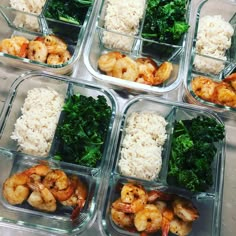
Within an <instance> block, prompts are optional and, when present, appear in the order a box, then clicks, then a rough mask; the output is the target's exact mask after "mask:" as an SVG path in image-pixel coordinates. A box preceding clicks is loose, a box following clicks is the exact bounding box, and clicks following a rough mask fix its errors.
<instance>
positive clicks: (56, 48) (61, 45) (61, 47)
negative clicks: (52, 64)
mask: <svg viewBox="0 0 236 236" xmlns="http://www.w3.org/2000/svg"><path fill="white" fill-rule="evenodd" d="M44 43H45V45H46V46H47V49H48V53H54V54H57V53H63V52H64V51H66V50H67V44H66V43H65V42H64V41H63V40H62V39H60V38H58V37H57V36H55V35H47V36H45V37H44Z"/></svg>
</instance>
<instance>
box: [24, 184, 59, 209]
mask: <svg viewBox="0 0 236 236" xmlns="http://www.w3.org/2000/svg"><path fill="white" fill-rule="evenodd" d="M29 187H30V188H31V189H32V190H33V192H32V193H31V194H30V196H29V198H28V199H27V202H28V203H29V204H30V205H31V206H32V207H34V208H36V209H38V210H43V211H47V212H54V211H55V210H56V208H57V203H56V199H55V197H54V196H53V194H52V193H51V192H50V191H49V189H48V188H46V187H45V186H44V185H43V184H41V183H34V184H32V183H29Z"/></svg>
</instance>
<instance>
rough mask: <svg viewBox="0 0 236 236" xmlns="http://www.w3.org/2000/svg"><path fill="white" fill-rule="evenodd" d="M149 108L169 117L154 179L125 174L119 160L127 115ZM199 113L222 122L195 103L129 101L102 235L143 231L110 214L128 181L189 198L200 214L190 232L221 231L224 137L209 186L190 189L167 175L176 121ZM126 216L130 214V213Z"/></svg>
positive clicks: (120, 127)
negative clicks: (123, 224) (126, 226)
mask: <svg viewBox="0 0 236 236" xmlns="http://www.w3.org/2000/svg"><path fill="white" fill-rule="evenodd" d="M147 111H149V112H155V113H157V114H159V115H161V116H163V117H164V118H165V119H166V120H167V121H168V125H167V126H166V132H167V139H166V141H165V144H164V148H163V151H162V167H161V172H160V174H159V176H158V177H156V178H155V179H153V180H146V179H141V178H137V177H132V176H124V175H123V174H121V173H120V170H119V166H118V161H119V159H120V157H121V146H122V142H123V138H124V136H125V135H126V132H125V127H126V125H127V119H128V117H129V116H130V114H132V113H133V112H147ZM197 116H205V117H209V118H213V119H215V120H216V122H217V123H218V124H220V125H223V122H222V121H221V119H220V118H219V117H218V116H217V115H216V114H215V113H214V112H211V111H209V110H206V109H204V108H200V107H198V106H194V105H188V104H180V103H176V102H168V101H165V100H162V99H159V98H154V97H151V96H145V95H140V96H137V97H135V98H133V99H131V100H129V101H128V102H127V103H126V105H125V107H124V108H123V110H122V116H121V120H120V122H119V125H118V130H119V134H118V139H117V144H116V145H115V146H116V149H115V150H116V151H115V152H114V155H113V159H114V165H113V166H112V167H111V173H112V177H111V178H110V179H109V180H107V185H108V187H107V189H106V191H107V192H106V194H105V196H106V198H104V200H103V205H104V206H103V207H102V214H101V219H100V221H101V227H102V229H103V235H139V233H140V232H139V233H138V232H137V231H135V228H134V227H133V228H132V227H131V229H127V230H125V229H124V228H121V227H119V226H117V225H116V224H115V223H114V222H113V220H112V217H111V207H112V203H113V202H114V201H115V200H117V199H118V198H119V197H120V190H121V187H122V186H123V185H124V184H125V183H135V184H137V186H140V185H141V186H143V187H144V188H145V190H147V191H149V190H161V191H164V192H167V193H172V194H177V195H179V196H182V197H184V198H187V199H189V200H190V201H191V202H192V203H193V204H194V206H195V207H196V208H197V210H198V212H199V215H200V216H199V218H198V219H197V220H196V221H194V222H193V224H192V231H191V232H190V233H189V234H188V235H212V236H213V235H214V236H215V235H220V225H221V224H220V223H221V205H222V194H223V180H224V162H225V152H224V149H225V140H224V139H223V141H219V142H218V143H216V147H217V152H216V155H215V157H214V160H213V161H212V176H213V184H212V186H211V187H210V188H209V189H207V190H206V191H204V192H191V191H189V190H187V189H185V188H183V187H178V186H176V185H175V184H174V183H173V182H172V181H170V180H169V178H168V169H169V163H170V150H171V147H172V141H173V128H174V122H175V121H179V120H191V119H193V118H195V117H197ZM144 168H145V167H144ZM141 171H142V170H140V172H141ZM143 171H145V170H143ZM126 216H127V217H128V215H126ZM124 217H125V216H124ZM125 219H127V218H125ZM121 221H122V219H121ZM132 229H133V230H132ZM160 232H161V231H158V233H156V234H155V235H159V234H160ZM160 235H161V234H160Z"/></svg>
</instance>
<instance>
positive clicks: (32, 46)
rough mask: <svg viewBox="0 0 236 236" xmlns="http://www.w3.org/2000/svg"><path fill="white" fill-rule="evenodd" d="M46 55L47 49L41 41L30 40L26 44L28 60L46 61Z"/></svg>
mask: <svg viewBox="0 0 236 236" xmlns="http://www.w3.org/2000/svg"><path fill="white" fill-rule="evenodd" d="M47 56H48V49H47V47H46V45H45V44H44V43H42V42H41V41H30V42H29V46H28V54H27V57H28V58H29V59H30V60H35V61H39V62H46V60H47Z"/></svg>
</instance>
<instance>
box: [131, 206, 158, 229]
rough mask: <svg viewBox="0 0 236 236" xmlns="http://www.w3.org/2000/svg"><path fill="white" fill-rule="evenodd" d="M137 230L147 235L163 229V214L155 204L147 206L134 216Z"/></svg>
mask: <svg viewBox="0 0 236 236" xmlns="http://www.w3.org/2000/svg"><path fill="white" fill-rule="evenodd" d="M134 225H135V228H136V229H137V230H138V231H139V232H140V231H145V232H146V233H153V232H156V231H158V230H160V229H161V226H162V214H161V212H160V210H159V209H158V208H157V207H156V206H155V205H153V204H147V205H145V207H144V209H142V210H140V211H138V212H137V213H136V214H135V216H134Z"/></svg>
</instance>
